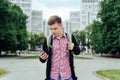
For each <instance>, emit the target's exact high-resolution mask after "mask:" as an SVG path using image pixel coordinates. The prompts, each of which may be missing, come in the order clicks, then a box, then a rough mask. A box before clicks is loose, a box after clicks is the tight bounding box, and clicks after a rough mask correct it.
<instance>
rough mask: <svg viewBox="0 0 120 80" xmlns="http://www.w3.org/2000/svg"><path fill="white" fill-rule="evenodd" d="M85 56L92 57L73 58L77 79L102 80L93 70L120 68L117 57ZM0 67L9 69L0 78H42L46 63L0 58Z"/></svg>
mask: <svg viewBox="0 0 120 80" xmlns="http://www.w3.org/2000/svg"><path fill="white" fill-rule="evenodd" d="M81 56H84V55H81ZM86 57H92V58H93V59H75V71H76V75H77V76H78V80H102V79H101V78H99V77H97V76H95V75H94V72H95V71H97V70H101V69H120V67H119V66H120V60H119V59H113V58H103V57H95V56H86ZM0 68H2V69H6V70H8V71H9V74H7V75H5V76H3V77H0V80H44V78H45V68H46V64H42V63H40V62H39V60H38V59H19V58H6V59H4V58H1V59H0Z"/></svg>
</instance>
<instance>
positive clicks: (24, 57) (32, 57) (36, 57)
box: [21, 56, 39, 59]
mask: <svg viewBox="0 0 120 80" xmlns="http://www.w3.org/2000/svg"><path fill="white" fill-rule="evenodd" d="M21 58H22V59H38V58H39V56H22V57H21Z"/></svg>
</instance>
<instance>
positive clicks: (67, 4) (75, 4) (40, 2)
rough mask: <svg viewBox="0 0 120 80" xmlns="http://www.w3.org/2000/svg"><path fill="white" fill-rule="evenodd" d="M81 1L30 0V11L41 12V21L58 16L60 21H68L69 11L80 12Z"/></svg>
mask: <svg viewBox="0 0 120 80" xmlns="http://www.w3.org/2000/svg"><path fill="white" fill-rule="evenodd" d="M80 1H81V0H32V10H42V11H43V19H48V18H49V17H50V16H52V15H58V16H60V17H61V18H62V20H66V19H69V12H70V11H78V10H80Z"/></svg>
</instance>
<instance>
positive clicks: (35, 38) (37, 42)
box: [29, 33, 45, 50]
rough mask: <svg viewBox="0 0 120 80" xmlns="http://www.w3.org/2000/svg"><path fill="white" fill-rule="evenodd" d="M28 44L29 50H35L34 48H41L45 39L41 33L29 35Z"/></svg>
mask: <svg viewBox="0 0 120 80" xmlns="http://www.w3.org/2000/svg"><path fill="white" fill-rule="evenodd" d="M29 38H30V40H29V43H30V44H31V50H35V48H36V47H39V48H40V47H41V46H42V43H43V41H44V39H45V36H44V34H43V33H40V34H35V33H29Z"/></svg>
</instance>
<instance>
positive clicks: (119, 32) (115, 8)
mask: <svg viewBox="0 0 120 80" xmlns="http://www.w3.org/2000/svg"><path fill="white" fill-rule="evenodd" d="M119 4H120V1H119V0H103V1H102V2H101V4H100V7H101V8H100V11H99V13H98V17H99V18H100V19H101V21H95V22H94V24H93V25H92V26H93V28H92V34H91V44H92V48H93V49H94V50H95V52H96V53H112V54H114V53H118V52H119V53H120V15H119V14H120V5H119Z"/></svg>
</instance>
